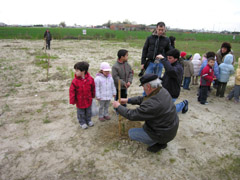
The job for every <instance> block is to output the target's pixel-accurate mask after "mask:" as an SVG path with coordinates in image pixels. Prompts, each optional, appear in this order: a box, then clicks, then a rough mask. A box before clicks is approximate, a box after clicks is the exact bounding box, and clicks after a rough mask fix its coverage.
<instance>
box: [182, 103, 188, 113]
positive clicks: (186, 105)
mask: <svg viewBox="0 0 240 180" xmlns="http://www.w3.org/2000/svg"><path fill="white" fill-rule="evenodd" d="M183 102H184V104H185V106H184V107H183V109H182V113H183V114H184V113H186V112H187V111H188V100H184V101H183Z"/></svg>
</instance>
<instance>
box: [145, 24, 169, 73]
mask: <svg viewBox="0 0 240 180" xmlns="http://www.w3.org/2000/svg"><path fill="white" fill-rule="evenodd" d="M165 31H166V27H165V23H164V22H159V23H157V26H156V31H154V32H153V34H152V35H151V36H149V37H148V38H147V39H146V41H145V44H144V46H143V50H142V58H141V66H142V67H141V68H142V69H144V68H146V69H145V70H146V71H145V73H146V74H151V73H153V74H156V75H158V77H161V75H162V69H163V65H162V64H161V63H160V62H159V61H158V60H156V56H157V55H159V54H162V55H163V56H166V53H167V52H168V51H169V50H170V49H172V47H171V44H170V40H169V38H168V37H166V36H165ZM146 64H148V66H147V67H146Z"/></svg>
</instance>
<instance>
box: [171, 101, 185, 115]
mask: <svg viewBox="0 0 240 180" xmlns="http://www.w3.org/2000/svg"><path fill="white" fill-rule="evenodd" d="M176 100H177V98H173V99H172V101H173V102H175V101H176ZM175 106H176V111H177V113H178V112H180V111H182V109H183V108H184V106H185V104H184V102H180V103H178V104H176V105H175Z"/></svg>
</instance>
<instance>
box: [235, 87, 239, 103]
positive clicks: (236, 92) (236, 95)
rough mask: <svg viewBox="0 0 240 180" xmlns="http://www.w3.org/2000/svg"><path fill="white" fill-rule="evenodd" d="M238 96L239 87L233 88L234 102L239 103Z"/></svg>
mask: <svg viewBox="0 0 240 180" xmlns="http://www.w3.org/2000/svg"><path fill="white" fill-rule="evenodd" d="M239 95H240V85H235V86H234V100H235V101H239Z"/></svg>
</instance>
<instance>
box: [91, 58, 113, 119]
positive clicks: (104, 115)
mask: <svg viewBox="0 0 240 180" xmlns="http://www.w3.org/2000/svg"><path fill="white" fill-rule="evenodd" d="M110 71H111V67H110V65H109V64H108V63H107V62H102V63H101V65H100V71H99V73H97V75H96V77H95V79H94V81H95V87H96V99H97V100H98V101H99V104H100V108H99V120H100V121H104V120H110V119H111V118H110V116H109V113H108V108H109V104H110V101H111V99H112V98H113V97H115V96H116V88H115V86H114V82H113V78H112V76H111V74H110Z"/></svg>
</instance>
